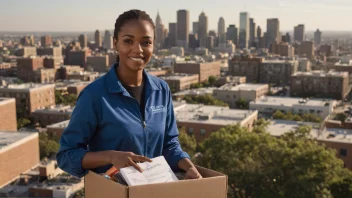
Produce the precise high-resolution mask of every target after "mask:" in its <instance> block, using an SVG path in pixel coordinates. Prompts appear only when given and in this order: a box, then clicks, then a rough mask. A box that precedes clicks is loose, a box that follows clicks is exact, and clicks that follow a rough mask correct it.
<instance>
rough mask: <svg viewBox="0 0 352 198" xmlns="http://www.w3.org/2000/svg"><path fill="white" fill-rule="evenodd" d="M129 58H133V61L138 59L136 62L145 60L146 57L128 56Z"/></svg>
mask: <svg viewBox="0 0 352 198" xmlns="http://www.w3.org/2000/svg"><path fill="white" fill-rule="evenodd" d="M128 58H129V59H131V60H133V61H136V62H143V61H144V58H141V57H138V58H136V57H128Z"/></svg>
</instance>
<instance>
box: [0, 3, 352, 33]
mask: <svg viewBox="0 0 352 198" xmlns="http://www.w3.org/2000/svg"><path fill="white" fill-rule="evenodd" d="M129 9H141V10H145V11H146V12H147V13H148V14H149V15H151V17H152V18H153V20H155V17H156V13H157V11H158V10H159V13H160V16H161V18H162V21H163V23H164V25H166V26H168V23H169V22H176V11H177V10H178V9H187V10H189V11H190V20H191V24H192V22H193V21H197V20H198V16H199V14H200V13H201V12H202V10H204V12H205V13H206V15H207V16H208V21H209V28H210V29H217V22H218V20H219V18H220V17H221V16H222V17H224V19H225V24H226V26H228V25H229V24H235V25H236V26H238V25H239V12H241V11H247V12H249V13H250V17H253V18H254V19H255V22H256V23H257V24H259V25H260V26H261V27H263V29H264V30H265V29H266V19H267V18H279V19H280V26H281V27H280V29H281V30H282V31H287V30H288V31H291V30H292V29H293V26H295V25H297V24H300V23H303V24H305V26H306V30H315V29H317V28H320V29H321V30H323V31H324V30H352V21H351V19H352V12H351V10H352V0H211V1H210V0H173V1H167V0H149V1H148V0H124V1H123V0H1V1H0V31H93V30H95V29H100V30H104V29H113V27H114V22H115V20H116V18H117V17H118V15H119V14H121V13H122V12H124V11H126V10H129ZM191 26H192V25H191ZM191 26H190V30H192V27H191Z"/></svg>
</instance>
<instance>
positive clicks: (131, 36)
mask: <svg viewBox="0 0 352 198" xmlns="http://www.w3.org/2000/svg"><path fill="white" fill-rule="evenodd" d="M125 36H127V37H130V38H135V36H133V35H131V34H125V35H123V36H122V37H125ZM142 38H144V39H145V38H146V39H151V38H152V37H150V36H143V37H142Z"/></svg>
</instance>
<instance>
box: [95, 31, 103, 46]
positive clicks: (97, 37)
mask: <svg viewBox="0 0 352 198" xmlns="http://www.w3.org/2000/svg"><path fill="white" fill-rule="evenodd" d="M94 40H95V46H96V47H97V48H100V47H101V45H102V39H101V35H100V32H99V30H96V31H95V34H94Z"/></svg>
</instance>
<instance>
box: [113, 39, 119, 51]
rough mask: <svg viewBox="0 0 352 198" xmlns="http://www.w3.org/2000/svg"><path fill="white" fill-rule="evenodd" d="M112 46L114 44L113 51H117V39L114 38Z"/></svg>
mask: <svg viewBox="0 0 352 198" xmlns="http://www.w3.org/2000/svg"><path fill="white" fill-rule="evenodd" d="M113 44H114V50H115V51H118V50H117V39H115V38H114V40H113Z"/></svg>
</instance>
